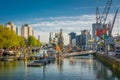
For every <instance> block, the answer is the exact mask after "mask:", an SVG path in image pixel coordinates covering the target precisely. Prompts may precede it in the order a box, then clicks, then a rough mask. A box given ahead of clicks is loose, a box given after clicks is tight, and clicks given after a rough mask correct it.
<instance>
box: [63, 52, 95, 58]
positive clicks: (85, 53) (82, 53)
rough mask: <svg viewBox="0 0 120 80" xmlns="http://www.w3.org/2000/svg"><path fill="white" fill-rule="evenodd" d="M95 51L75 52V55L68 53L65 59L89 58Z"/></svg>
mask: <svg viewBox="0 0 120 80" xmlns="http://www.w3.org/2000/svg"><path fill="white" fill-rule="evenodd" d="M93 53H94V52H93V51H82V52H73V53H66V54H64V57H71V56H87V55H89V54H93Z"/></svg>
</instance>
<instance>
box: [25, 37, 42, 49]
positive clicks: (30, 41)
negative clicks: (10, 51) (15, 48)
mask: <svg viewBox="0 0 120 80" xmlns="http://www.w3.org/2000/svg"><path fill="white" fill-rule="evenodd" d="M27 46H31V47H32V46H40V41H39V40H37V39H36V38H35V37H34V36H29V37H28V42H27Z"/></svg>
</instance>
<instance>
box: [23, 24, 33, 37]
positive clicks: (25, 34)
mask: <svg viewBox="0 0 120 80" xmlns="http://www.w3.org/2000/svg"><path fill="white" fill-rule="evenodd" d="M33 35H34V32H33V29H32V27H31V26H30V25H29V24H25V25H23V26H22V27H21V36H22V37H24V38H25V39H28V37H29V36H33Z"/></svg>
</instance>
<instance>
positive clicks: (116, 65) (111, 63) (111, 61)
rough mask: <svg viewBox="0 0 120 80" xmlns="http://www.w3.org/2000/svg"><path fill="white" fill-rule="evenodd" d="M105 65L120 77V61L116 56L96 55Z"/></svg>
mask: <svg viewBox="0 0 120 80" xmlns="http://www.w3.org/2000/svg"><path fill="white" fill-rule="evenodd" d="M94 55H95V57H96V58H97V59H98V60H100V61H101V62H102V63H103V64H104V65H106V66H107V67H109V68H110V69H111V70H112V71H113V72H114V73H115V74H116V75H117V76H119V77H120V59H117V58H116V57H114V56H108V55H103V54H99V53H95V54H94Z"/></svg>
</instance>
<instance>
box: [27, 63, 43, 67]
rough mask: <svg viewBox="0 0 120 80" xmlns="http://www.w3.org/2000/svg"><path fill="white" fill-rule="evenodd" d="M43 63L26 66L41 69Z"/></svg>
mask: <svg viewBox="0 0 120 80" xmlns="http://www.w3.org/2000/svg"><path fill="white" fill-rule="evenodd" d="M43 65H44V64H43V63H29V64H27V66H28V67H41V66H43Z"/></svg>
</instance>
